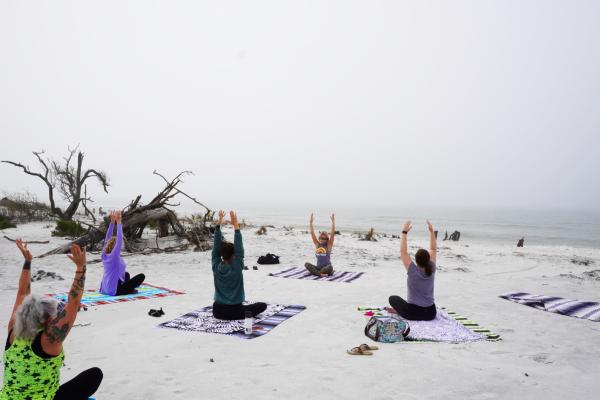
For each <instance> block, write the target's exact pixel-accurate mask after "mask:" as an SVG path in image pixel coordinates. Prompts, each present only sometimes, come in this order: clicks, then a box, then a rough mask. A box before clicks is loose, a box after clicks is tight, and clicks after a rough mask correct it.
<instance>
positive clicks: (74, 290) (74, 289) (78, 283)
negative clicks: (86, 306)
mask: <svg viewBox="0 0 600 400" xmlns="http://www.w3.org/2000/svg"><path fill="white" fill-rule="evenodd" d="M85 272H86V269H85V268H84V269H83V271H82V272H81V273H80V274H79V278H75V279H74V280H73V285H72V286H71V291H70V292H69V295H70V296H71V298H72V299H76V298H77V297H79V296H80V295H81V293H82V292H83V289H84V288H85Z"/></svg>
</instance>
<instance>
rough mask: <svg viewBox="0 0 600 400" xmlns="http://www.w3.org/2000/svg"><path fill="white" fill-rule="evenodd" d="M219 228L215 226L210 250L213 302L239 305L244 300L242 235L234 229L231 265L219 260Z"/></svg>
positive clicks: (220, 238)
mask: <svg viewBox="0 0 600 400" xmlns="http://www.w3.org/2000/svg"><path fill="white" fill-rule="evenodd" d="M222 241H223V235H222V233H221V227H220V226H217V227H216V229H215V234H214V245H213V249H212V270H213V278H214V282H215V302H216V303H219V304H241V303H243V302H244V300H246V298H245V294H244V275H243V273H242V271H243V268H244V245H243V243H242V233H241V232H240V230H239V229H236V231H235V233H234V239H233V248H234V254H233V258H232V260H231V264H228V263H224V262H223V261H222V260H221V242H222Z"/></svg>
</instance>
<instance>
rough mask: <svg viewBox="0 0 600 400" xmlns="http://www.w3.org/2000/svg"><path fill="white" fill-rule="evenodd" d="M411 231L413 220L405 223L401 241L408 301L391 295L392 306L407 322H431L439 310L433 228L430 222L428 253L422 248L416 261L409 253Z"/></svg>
mask: <svg viewBox="0 0 600 400" xmlns="http://www.w3.org/2000/svg"><path fill="white" fill-rule="evenodd" d="M411 228H412V225H411V223H410V221H406V222H405V223H404V228H403V229H402V238H401V239H400V257H401V258H402V262H403V263H404V268H406V273H407V279H406V281H407V288H408V298H407V300H408V301H406V300H404V299H403V298H402V297H400V296H390V299H389V301H390V305H391V306H392V307H393V308H394V309H395V310H396V311H397V312H398V314H399V315H400V316H401V317H402V318H405V319H409V320H416V321H431V320H432V319H434V318H435V315H436V307H435V300H434V296H433V289H434V281H435V270H436V264H435V262H436V258H437V254H436V240H435V232H434V230H433V226H432V225H431V223H430V222H429V221H427V228H428V230H429V251H427V250H425V249H419V250H417V252H416V253H415V262H413V260H412V259H411V258H410V255H409V254H408V243H407V236H408V232H409V231H410V229H411Z"/></svg>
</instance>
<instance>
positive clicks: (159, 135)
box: [0, 0, 600, 208]
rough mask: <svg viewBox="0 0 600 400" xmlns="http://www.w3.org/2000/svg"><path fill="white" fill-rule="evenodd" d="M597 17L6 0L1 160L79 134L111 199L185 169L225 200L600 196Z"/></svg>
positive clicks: (436, 7) (561, 203) (412, 7)
mask: <svg viewBox="0 0 600 400" xmlns="http://www.w3.org/2000/svg"><path fill="white" fill-rule="evenodd" d="M599 21H600V2H598V1H566V0H565V1H524V0H519V1H481V0H476V1H463V2H458V1H452V2H450V1H440V2H433V1H419V2H404V1H349V0H343V1H322V0H319V1H293V2H292V1H281V0H277V1H269V2H265V1H227V2H221V1H196V0H195V1H189V2H188V1H162V2H158V1H146V0H144V1H122V0H119V1H103V2H90V1H51V2H50V1H48V2H24V1H17V0H15V1H8V0H4V1H2V2H0V135H1V141H0V143H1V144H0V159H9V160H20V161H26V162H28V163H29V164H30V165H31V167H37V165H36V164H37V163H36V162H35V159H34V158H33V156H32V155H31V153H30V152H31V150H40V149H45V150H46V151H47V152H48V154H50V155H52V156H55V157H61V156H63V155H64V152H65V150H66V147H67V146H68V145H70V146H74V145H77V144H80V147H81V149H83V150H84V151H85V153H86V164H87V166H89V167H94V168H98V169H102V170H105V171H106V172H107V173H108V174H109V176H110V180H111V187H110V195H109V196H105V195H98V196H97V197H98V199H99V200H100V201H109V200H113V201H119V202H120V201H127V200H129V199H131V198H133V197H135V195H137V194H138V193H142V194H144V195H145V196H150V195H152V194H154V192H156V191H158V190H159V189H160V188H161V187H162V183H161V181H160V180H159V179H157V178H156V177H155V176H153V175H152V171H153V170H154V169H158V170H159V171H161V172H162V173H164V174H166V175H172V174H175V173H176V172H178V171H180V170H184V169H190V170H193V171H195V172H196V176H195V177H190V178H189V179H187V180H186V182H185V186H184V188H185V189H186V190H188V191H189V192H190V193H192V194H194V195H197V196H198V197H199V198H201V199H202V200H205V201H206V202H207V203H209V205H210V206H212V207H218V204H219V203H220V202H225V201H226V202H227V203H228V204H232V203H234V202H240V203H243V202H265V203H268V204H275V203H277V202H281V203H282V204H283V203H285V204H291V203H302V202H311V203H315V202H321V201H322V202H327V203H329V204H340V205H350V204H358V203H365V204H372V205H376V204H396V205H404V204H406V205H420V204H423V205H426V206H430V205H431V206H433V205H441V204H444V205H448V204H450V205H465V206H491V207H497V206H500V207H535V208H537V207H542V208H554V207H560V208H598V207H599V201H598V200H599V199H600V183H599V182H600V179H598V171H599V170H600V150H599V149H600V44H599V42H600V23H599ZM0 177H1V179H0V190H4V191H10V192H14V191H23V190H26V189H29V190H31V191H33V192H35V193H38V194H39V197H40V199H44V200H45V199H46V197H45V191H44V187H43V186H42V184H41V182H39V181H37V180H36V179H35V178H33V177H28V176H25V175H23V174H22V173H21V172H20V171H19V170H18V169H16V168H14V167H11V166H8V165H5V164H0ZM88 189H89V190H91V191H92V192H95V193H101V190H100V188H99V187H98V186H95V185H89V188H88Z"/></svg>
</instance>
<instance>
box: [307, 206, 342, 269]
mask: <svg viewBox="0 0 600 400" xmlns="http://www.w3.org/2000/svg"><path fill="white" fill-rule="evenodd" d="M314 221H315V217H314V215H313V214H310V237H311V238H312V241H313V243H314V244H315V247H316V248H317V249H316V251H315V255H316V256H317V265H313V264H311V263H306V264H304V267H305V268H306V269H307V270H308V271H309V272H310V273H311V274H313V275H316V276H329V275H331V274H333V266H332V265H331V251H332V250H333V239H334V238H335V214H331V234H330V235H328V234H327V232H320V233H319V238H318V239H317V235H315V227H314V226H313V223H314Z"/></svg>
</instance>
